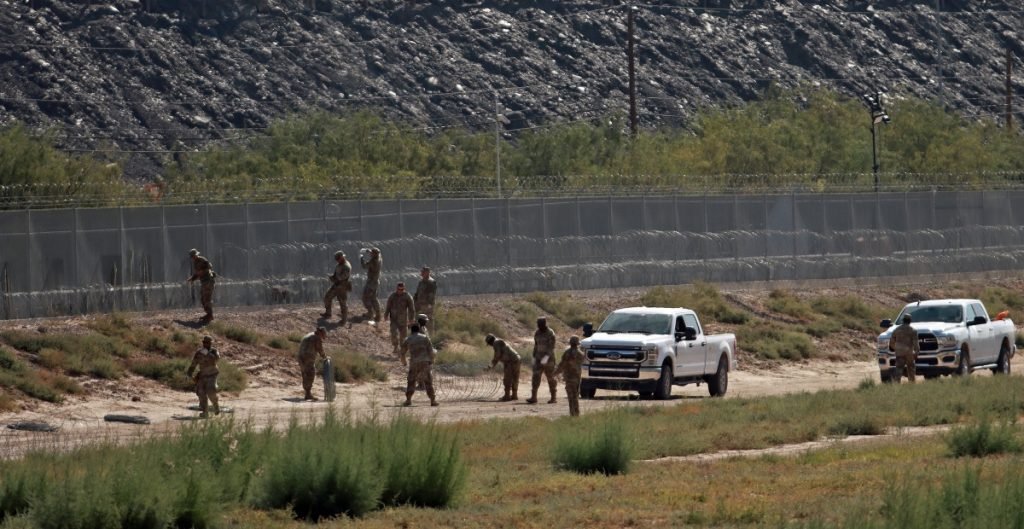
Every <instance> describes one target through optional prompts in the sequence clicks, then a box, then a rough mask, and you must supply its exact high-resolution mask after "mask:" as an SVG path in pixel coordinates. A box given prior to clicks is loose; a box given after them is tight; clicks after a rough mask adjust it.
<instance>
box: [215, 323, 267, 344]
mask: <svg viewBox="0 0 1024 529" xmlns="http://www.w3.org/2000/svg"><path fill="white" fill-rule="evenodd" d="M207 329H209V331H210V332H213V333H216V334H219V335H221V336H224V337H225V338H227V339H229V340H234V341H236V342H241V343H246V344H255V343H257V342H259V341H260V336H259V334H257V333H256V332H254V331H251V330H249V329H246V328H244V327H237V326H234V325H225V324H223V323H220V322H215V323H211V324H210V325H208V326H207Z"/></svg>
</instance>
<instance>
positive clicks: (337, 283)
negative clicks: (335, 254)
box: [323, 261, 352, 323]
mask: <svg viewBox="0 0 1024 529" xmlns="http://www.w3.org/2000/svg"><path fill="white" fill-rule="evenodd" d="M351 277H352V265H351V264H349V262H348V261H342V262H340V263H338V265H337V266H335V267H334V273H333V274H331V276H330V277H329V278H328V279H330V280H331V288H330V289H328V290H327V293H326V294H324V310H325V312H324V314H323V316H324V317H325V318H330V317H331V305H333V304H334V299H335V298H337V299H338V305H339V306H340V307H341V321H342V323H344V322H346V321H348V293H349V292H352V281H351Z"/></svg>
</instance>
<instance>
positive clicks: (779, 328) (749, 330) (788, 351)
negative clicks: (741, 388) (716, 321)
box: [736, 321, 814, 360]
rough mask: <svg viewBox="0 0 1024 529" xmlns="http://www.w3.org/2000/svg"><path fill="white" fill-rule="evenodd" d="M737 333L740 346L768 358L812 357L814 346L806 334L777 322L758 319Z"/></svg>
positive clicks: (797, 358)
mask: <svg viewBox="0 0 1024 529" xmlns="http://www.w3.org/2000/svg"><path fill="white" fill-rule="evenodd" d="M736 335H737V336H736V340H737V342H739V344H740V347H742V348H743V349H745V350H747V351H750V352H752V353H756V354H757V356H759V357H761V358H764V359H768V360H777V359H780V358H781V359H786V360H800V359H805V358H810V357H811V355H812V352H813V348H814V345H813V344H812V343H811V339H810V338H808V337H807V335H806V334H804V333H802V332H798V331H795V330H793V329H792V328H791V327H789V326H783V325H779V324H775V323H767V322H763V321H758V322H755V323H752V324H750V325H744V326H742V327H740V328H739V329H738V330H737V331H736Z"/></svg>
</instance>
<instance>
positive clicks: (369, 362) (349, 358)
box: [327, 349, 388, 383]
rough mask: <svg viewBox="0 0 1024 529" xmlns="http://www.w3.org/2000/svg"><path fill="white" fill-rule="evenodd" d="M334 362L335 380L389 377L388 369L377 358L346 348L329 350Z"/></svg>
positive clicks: (353, 380)
mask: <svg viewBox="0 0 1024 529" xmlns="http://www.w3.org/2000/svg"><path fill="white" fill-rule="evenodd" d="M327 354H328V356H330V357H331V363H332V364H334V380H336V381H338V382H342V383H348V382H367V381H371V380H378V381H384V380H387V378H388V373H387V371H386V370H385V369H384V368H383V367H381V365H380V364H378V363H377V361H376V360H374V359H372V358H370V357H368V356H366V355H363V354H360V353H355V352H352V351H348V350H345V349H334V350H330V351H328V352H327Z"/></svg>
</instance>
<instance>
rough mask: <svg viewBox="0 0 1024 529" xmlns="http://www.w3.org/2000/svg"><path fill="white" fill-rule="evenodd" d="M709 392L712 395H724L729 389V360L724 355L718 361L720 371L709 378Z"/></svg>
mask: <svg viewBox="0 0 1024 529" xmlns="http://www.w3.org/2000/svg"><path fill="white" fill-rule="evenodd" d="M707 382H708V393H710V394H711V396H712V397H724V396H725V392H726V390H728V389H729V362H728V361H727V360H726V359H725V357H724V356H723V357H722V358H721V360H719V361H718V371H715V374H714V375H711V378H709V379H708V381H707Z"/></svg>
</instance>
